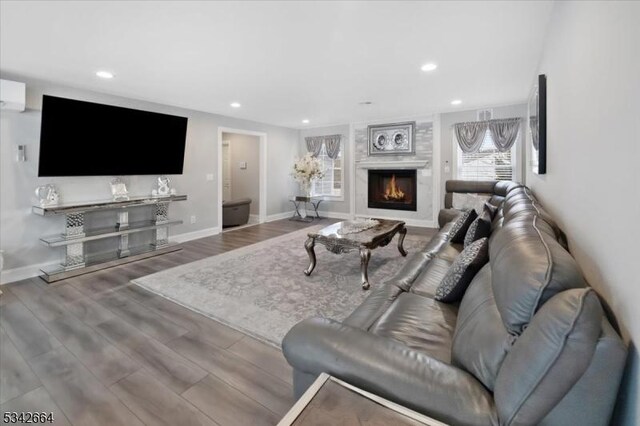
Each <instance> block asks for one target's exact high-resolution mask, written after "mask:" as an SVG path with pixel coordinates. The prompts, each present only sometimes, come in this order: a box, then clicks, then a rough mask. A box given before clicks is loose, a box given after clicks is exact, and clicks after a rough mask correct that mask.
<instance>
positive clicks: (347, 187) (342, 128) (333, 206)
mask: <svg viewBox="0 0 640 426" xmlns="http://www.w3.org/2000/svg"><path fill="white" fill-rule="evenodd" d="M327 135H342V139H341V147H340V149H341V150H342V163H343V170H342V173H343V176H344V182H343V185H344V186H343V187H342V195H343V197H342V199H340V200H338V199H335V200H331V201H328V200H327V201H323V202H322V204H320V210H322V211H324V212H331V213H343V214H348V213H349V212H350V197H351V182H350V179H349V176H351V169H352V167H353V158H351V144H352V143H353V142H352V141H351V134H350V131H349V125H348V124H343V125H339V126H329V127H317V128H313V129H304V130H301V131H300V155H301V156H302V155H304V154H306V152H307V144H306V142H305V140H304V138H306V137H308V136H327Z"/></svg>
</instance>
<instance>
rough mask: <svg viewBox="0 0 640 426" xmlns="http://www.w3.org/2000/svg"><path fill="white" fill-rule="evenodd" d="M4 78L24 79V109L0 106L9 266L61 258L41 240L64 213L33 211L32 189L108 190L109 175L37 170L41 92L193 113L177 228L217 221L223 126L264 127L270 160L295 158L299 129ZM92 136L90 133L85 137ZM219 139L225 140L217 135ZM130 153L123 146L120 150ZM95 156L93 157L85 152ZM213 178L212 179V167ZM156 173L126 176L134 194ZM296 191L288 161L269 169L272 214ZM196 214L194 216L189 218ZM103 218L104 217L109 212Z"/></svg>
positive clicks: (1, 210)
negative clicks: (20, 158) (20, 151)
mask: <svg viewBox="0 0 640 426" xmlns="http://www.w3.org/2000/svg"><path fill="white" fill-rule="evenodd" d="M2 78H5V79H9V80H16V81H23V82H26V83H27V108H28V109H27V111H25V112H23V113H17V112H7V111H2V113H0V131H1V133H0V139H1V141H2V143H0V150H1V151H0V154H1V155H0V183H1V191H0V194H1V195H0V220H1V227H0V228H1V229H0V248H1V249H2V250H4V252H5V253H4V256H5V270H6V269H12V268H18V267H23V266H27V265H34V264H41V263H49V262H54V261H56V260H59V259H60V258H61V255H62V253H61V252H60V251H58V250H54V249H48V248H45V247H43V246H41V245H40V244H39V243H38V239H39V237H40V236H42V235H45V234H55V233H58V232H61V230H62V222H61V220H52V219H50V218H46V219H45V218H42V217H38V216H35V215H33V214H31V213H30V211H31V205H32V202H33V200H32V198H33V197H32V194H33V191H34V189H35V188H36V187H37V186H39V185H42V184H45V183H54V184H56V185H57V186H58V188H59V190H60V192H61V194H62V197H63V199H64V201H82V200H96V199H104V198H110V196H111V194H110V192H109V185H108V183H109V181H110V180H111V177H106V176H105V177H81V178H39V177H38V176H37V173H38V172H37V166H38V148H39V138H40V116H41V114H40V109H41V102H42V95H43V94H50V95H55V96H62V97H69V98H75V99H81V100H88V101H94V102H102V103H108V104H112V105H118V106H125V107H130V108H138V109H145V110H150V111H157V112H163V113H169V114H176V115H182V116H187V117H189V125H188V129H187V147H186V153H185V160H184V161H185V163H184V174H183V175H180V176H171V179H172V182H173V185H174V187H176V188H177V190H178V191H179V192H181V193H186V194H187V195H188V196H189V200H188V201H186V202H179V203H175V204H174V205H172V206H171V209H170V214H171V216H172V217H174V218H177V219H182V220H183V221H184V222H185V223H184V224H183V225H180V226H177V227H175V228H173V229H172V230H171V234H172V235H176V234H183V233H188V232H194V231H202V230H208V229H210V228H214V227H216V226H217V224H218V218H217V207H216V200H217V192H218V182H217V173H216V171H217V170H216V167H217V144H218V143H219V141H218V140H217V139H218V127H219V126H223V127H228V128H234V129H243V130H252V131H259V132H266V133H267V134H268V135H267V138H268V140H267V162H268V163H269V164H281V163H287V164H291V163H292V162H293V159H294V157H295V156H296V155H297V154H298V152H299V132H298V130H295V129H288V128H283V127H277V126H270V125H266V124H262V123H256V122H252V121H247V120H239V119H234V118H230V117H225V116H221V115H215V114H208V113H203V112H197V111H191V110H186V109H181V108H176V107H171V106H166V105H159V104H153V103H149V102H144V101H139V100H133V99H127V98H122V97H117V96H111V95H106V94H101V93H96V92H89V91H84V90H77V89H72V88H68V87H62V86H58V85H55V84H50V83H46V82H41V81H33V80H29V79H27V78H24V77H22V76H19V75H9V74H6V73H3V74H2ZM87 143H88V144H90V143H91V141H90V140H89V141H87ZM220 143H221V142H220ZM19 144H25V145H27V156H28V161H27V162H26V163H18V162H16V161H15V155H14V150H15V147H16V145H19ZM123 155H126V153H123ZM88 161H90V158H89V159H88ZM210 173H212V174H214V176H216V181H207V180H206V175H207V174H210ZM154 179H155V178H154V177H153V176H130V177H126V178H125V180H126V182H127V184H128V187H129V191H130V193H131V194H133V195H145V194H150V191H151V188H152V186H153V181H154ZM293 191H295V184H294V182H293V181H292V179H291V177H290V176H289V170H288V168H284V167H272V168H269V169H268V170H267V214H268V215H273V214H278V213H282V212H286V211H289V210H290V205H289V202H288V201H287V195H288V194H290V193H293ZM191 216H196V217H197V222H196V223H195V224H190V223H189V218H190V217H191ZM105 220H106V219H105Z"/></svg>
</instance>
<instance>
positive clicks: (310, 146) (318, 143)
mask: <svg viewBox="0 0 640 426" xmlns="http://www.w3.org/2000/svg"><path fill="white" fill-rule="evenodd" d="M341 139H342V135H327V136H307V137H306V138H304V140H305V142H306V143H307V151H309V152H310V153H312V154H313V156H314V157H317V156H318V155H320V152H321V151H322V145H323V144H324V146H325V149H326V151H327V156H329V158H331V159H332V160H335V159H336V158H338V154H339V153H340V140H341Z"/></svg>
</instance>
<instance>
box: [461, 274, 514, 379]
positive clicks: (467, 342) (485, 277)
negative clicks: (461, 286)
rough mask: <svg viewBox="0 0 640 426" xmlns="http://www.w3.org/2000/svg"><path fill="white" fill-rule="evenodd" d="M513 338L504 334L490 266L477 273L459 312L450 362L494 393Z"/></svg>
mask: <svg viewBox="0 0 640 426" xmlns="http://www.w3.org/2000/svg"><path fill="white" fill-rule="evenodd" d="M514 341H515V336H514V335H511V334H509V333H508V332H507V329H506V328H505V327H504V324H503V323H502V318H501V317H500V312H498V308H497V307H496V301H495V299H494V297H493V290H492V288H491V266H490V265H488V264H487V265H485V266H484V267H482V269H481V270H480V272H478V273H477V274H476V276H475V278H474V279H473V281H472V282H471V284H470V285H469V288H468V289H467V291H466V292H465V294H464V297H463V298H462V301H461V302H460V307H459V308H458V320H457V323H456V330H455V333H454V335H453V346H452V350H451V360H452V362H453V364H454V365H456V366H458V367H461V368H463V369H465V370H466V371H468V372H470V373H471V374H473V375H474V376H475V378H476V379H478V380H479V381H480V382H482V384H483V385H484V386H485V387H486V388H487V389H489V390H491V391H493V388H494V386H495V381H496V377H497V376H498V371H499V370H500V366H501V365H502V361H504V357H505V356H506V355H507V353H508V352H509V349H510V348H511V345H512V344H513V342H514Z"/></svg>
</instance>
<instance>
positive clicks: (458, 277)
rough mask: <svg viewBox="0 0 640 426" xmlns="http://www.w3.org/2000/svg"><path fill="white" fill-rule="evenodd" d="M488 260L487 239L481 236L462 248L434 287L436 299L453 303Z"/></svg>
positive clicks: (458, 298)
mask: <svg viewBox="0 0 640 426" xmlns="http://www.w3.org/2000/svg"><path fill="white" fill-rule="evenodd" d="M488 261H489V248H488V239H487V238H481V239H479V240H478V241H476V242H474V243H471V244H470V245H469V247H467V248H465V249H464V250H462V253H460V255H459V256H458V257H457V259H456V260H455V261H454V262H453V264H452V265H451V266H450V267H449V270H448V271H447V274H446V275H445V276H444V278H443V279H442V282H441V283H440V285H439V286H438V288H437V289H436V300H438V301H440V302H445V303H454V302H458V301H459V300H460V299H462V296H463V295H464V292H465V291H466V290H467V287H468V286H469V284H470V283H471V280H472V279H473V277H475V276H476V274H477V273H478V271H479V270H480V268H482V267H483V266H484V265H485V264H486V263H487V262H488Z"/></svg>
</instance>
